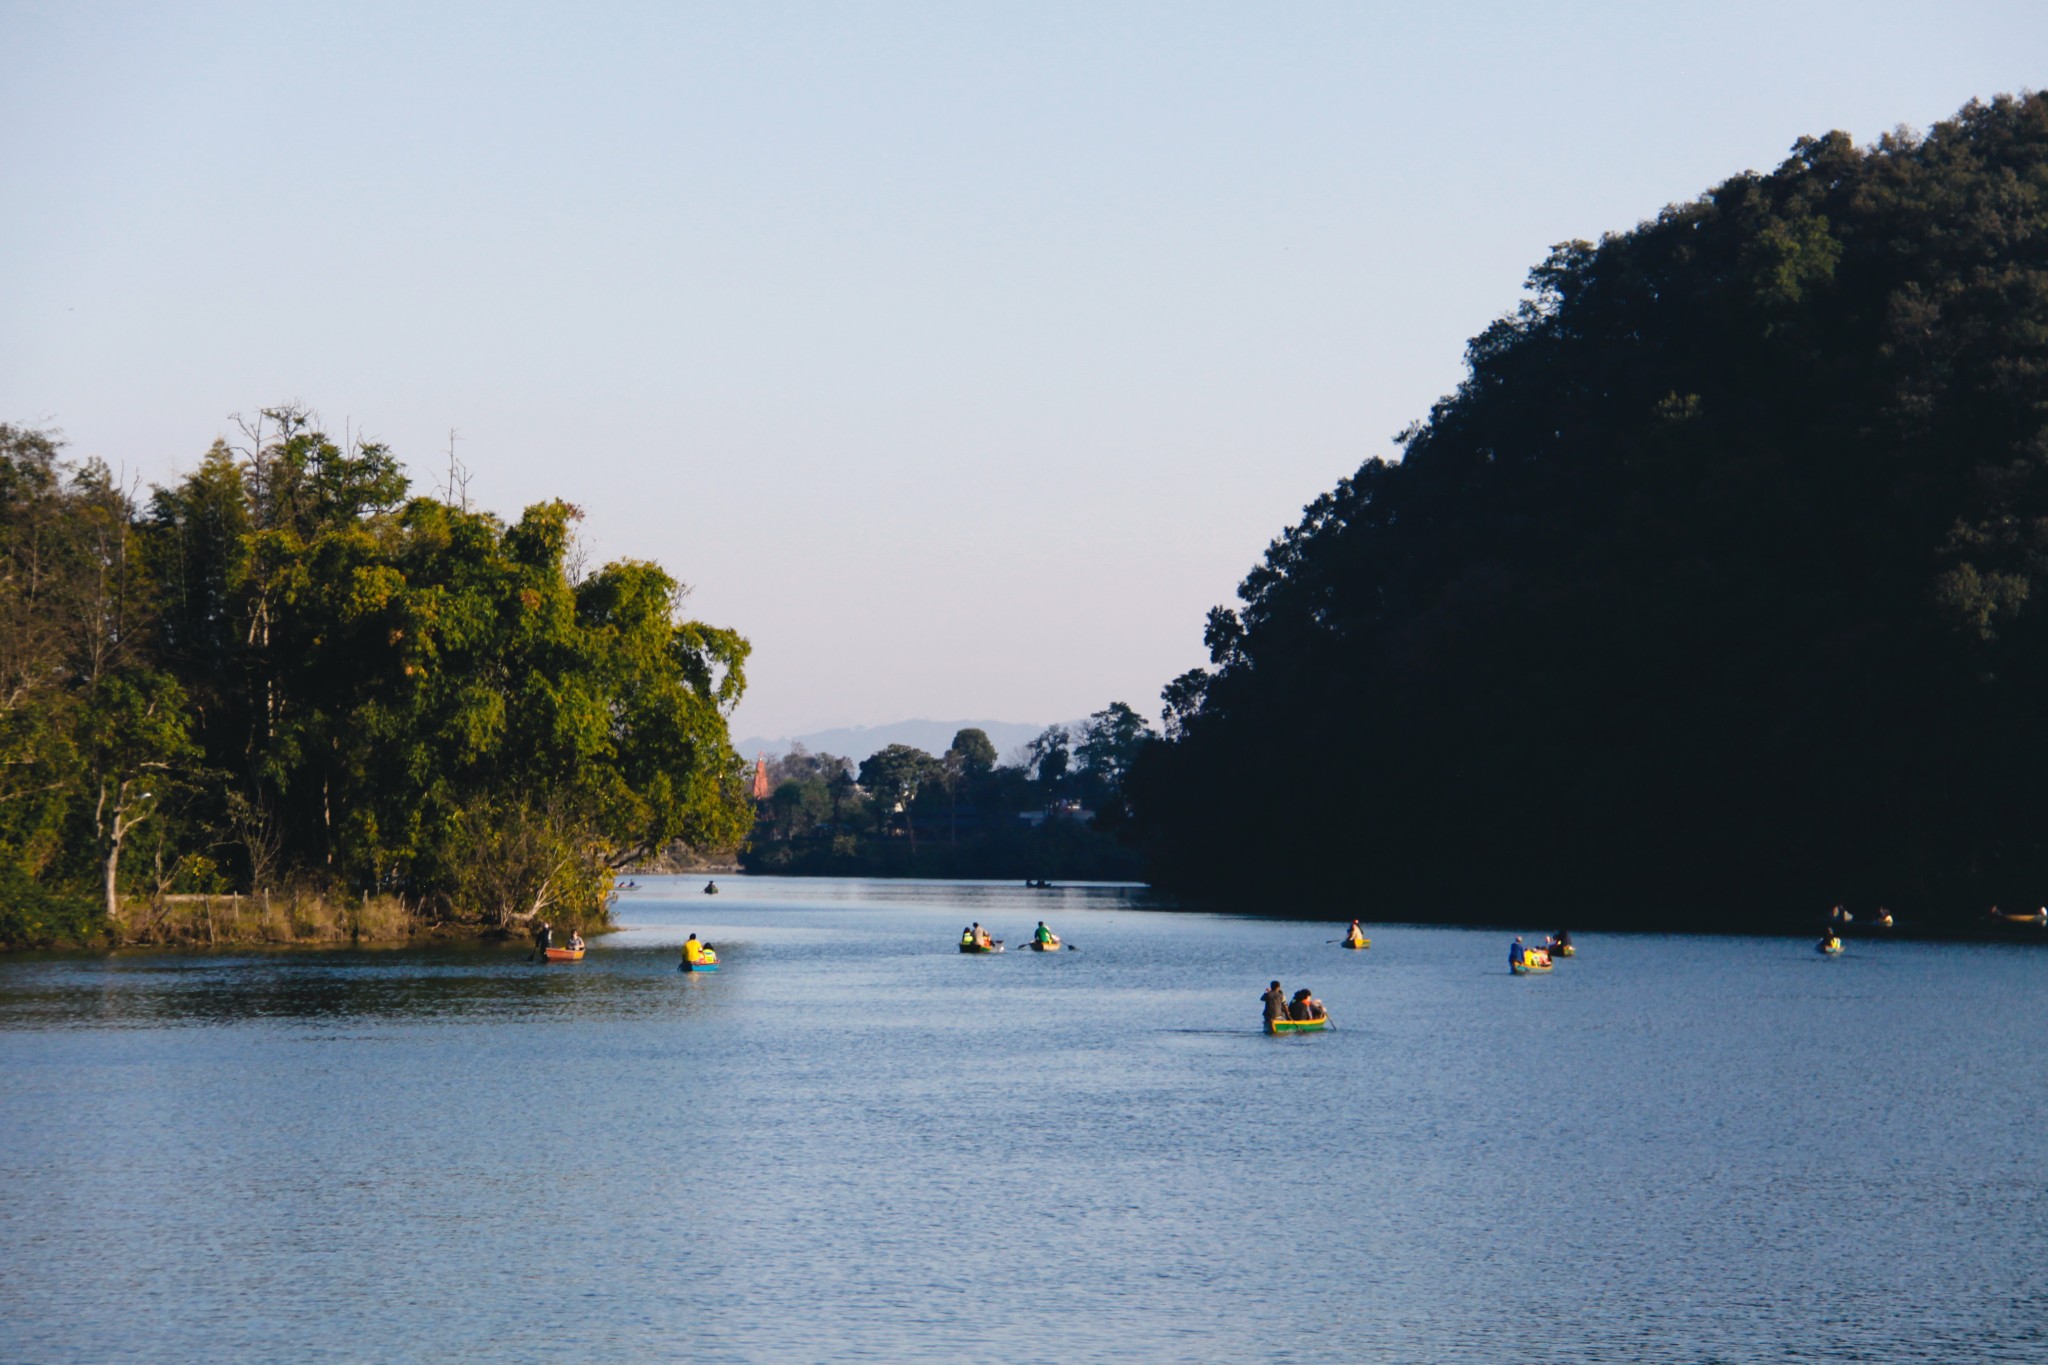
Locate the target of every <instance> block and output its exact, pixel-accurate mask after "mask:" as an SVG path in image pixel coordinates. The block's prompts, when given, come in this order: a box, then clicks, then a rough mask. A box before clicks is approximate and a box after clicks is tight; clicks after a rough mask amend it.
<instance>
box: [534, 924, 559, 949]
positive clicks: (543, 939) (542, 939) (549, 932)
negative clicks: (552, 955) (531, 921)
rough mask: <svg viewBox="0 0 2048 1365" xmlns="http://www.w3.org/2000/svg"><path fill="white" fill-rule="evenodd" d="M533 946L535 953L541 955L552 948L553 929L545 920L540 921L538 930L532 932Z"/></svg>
mask: <svg viewBox="0 0 2048 1365" xmlns="http://www.w3.org/2000/svg"><path fill="white" fill-rule="evenodd" d="M533 946H534V948H535V949H536V950H537V951H539V952H542V953H545V952H547V950H548V949H550V948H552V947H554V946H555V927H554V926H553V925H552V924H549V923H548V922H547V921H546V920H542V921H541V922H540V928H538V929H536V930H534V931H533Z"/></svg>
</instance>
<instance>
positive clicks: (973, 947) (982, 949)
mask: <svg viewBox="0 0 2048 1365" xmlns="http://www.w3.org/2000/svg"><path fill="white" fill-rule="evenodd" d="M1002 950H1003V941H1002V940H1001V939H995V940H993V941H992V942H989V943H986V944H981V943H963V944H961V945H960V951H961V952H963V953H1000V952H1001V951H1002Z"/></svg>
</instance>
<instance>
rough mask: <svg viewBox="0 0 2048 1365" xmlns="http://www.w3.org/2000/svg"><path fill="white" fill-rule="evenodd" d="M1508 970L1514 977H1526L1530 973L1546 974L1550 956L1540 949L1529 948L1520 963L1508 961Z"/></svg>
mask: <svg viewBox="0 0 2048 1365" xmlns="http://www.w3.org/2000/svg"><path fill="white" fill-rule="evenodd" d="M1508 970H1509V971H1511V972H1513V973H1514V974H1515V975H1516V976H1527V975H1529V974H1530V973H1531V972H1547V971H1549V970H1550V954H1549V953H1546V952H1544V951H1543V950H1542V949H1541V948H1530V949H1528V950H1527V951H1525V952H1524V953H1523V954H1522V960H1521V961H1520V962H1516V961H1513V960H1512V959H1510V960H1509V962H1508Z"/></svg>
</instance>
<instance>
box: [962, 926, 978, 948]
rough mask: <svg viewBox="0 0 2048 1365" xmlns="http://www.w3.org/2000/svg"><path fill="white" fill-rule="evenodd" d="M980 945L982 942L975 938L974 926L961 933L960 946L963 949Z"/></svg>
mask: <svg viewBox="0 0 2048 1365" xmlns="http://www.w3.org/2000/svg"><path fill="white" fill-rule="evenodd" d="M980 943H981V940H980V939H979V938H977V937H975V934H974V926H973V925H971V924H970V925H968V926H967V927H966V928H965V929H962V930H961V931H960V946H961V947H962V948H974V947H978V946H979V945H980Z"/></svg>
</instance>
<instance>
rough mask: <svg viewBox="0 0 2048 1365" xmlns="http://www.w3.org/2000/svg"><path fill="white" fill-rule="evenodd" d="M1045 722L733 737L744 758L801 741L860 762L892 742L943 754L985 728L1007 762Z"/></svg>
mask: <svg viewBox="0 0 2048 1365" xmlns="http://www.w3.org/2000/svg"><path fill="white" fill-rule="evenodd" d="M1044 729H1045V727H1044V726H1043V725H1021V724H1018V723H1016V722H1014V721H1007V720H899V721H896V722H894V723H892V724H889V725H845V726H841V727H840V728H838V729H836V730H814V731H812V732H811V733H810V734H807V735H785V736H783V737H782V738H780V739H768V738H766V737H764V736H761V735H749V736H747V738H745V739H740V740H735V741H733V746H732V747H733V748H735V749H737V750H739V752H740V756H741V757H742V758H748V759H751V758H752V757H753V756H754V755H755V754H786V753H788V752H789V750H790V746H791V745H794V744H801V745H803V746H804V747H805V748H806V749H809V750H810V751H811V752H812V753H814V754H821V753H822V754H838V755H839V756H840V757H842V758H850V759H852V760H853V761H854V762H856V763H858V762H860V761H861V760H862V759H864V758H866V757H867V756H868V755H869V754H872V753H876V752H878V751H879V750H882V749H886V748H888V747H889V746H890V745H891V744H908V745H911V746H913V747H915V748H919V749H922V750H924V751H925V752H926V753H928V754H942V753H944V752H945V751H946V746H947V745H949V744H951V743H952V742H953V736H954V735H956V734H958V733H960V731H962V730H985V731H987V732H988V737H989V742H990V743H992V744H994V745H995V746H996V753H997V754H998V755H1000V756H1001V757H1002V759H1003V760H1004V761H1005V762H1007V761H1008V760H1009V757H1010V752H1011V751H1012V750H1013V749H1016V748H1018V747H1019V746H1021V745H1024V744H1027V743H1029V742H1030V741H1031V740H1034V739H1036V738H1037V737H1038V735H1039V732H1040V731H1042V730H1044Z"/></svg>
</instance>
